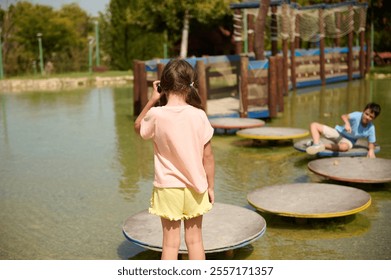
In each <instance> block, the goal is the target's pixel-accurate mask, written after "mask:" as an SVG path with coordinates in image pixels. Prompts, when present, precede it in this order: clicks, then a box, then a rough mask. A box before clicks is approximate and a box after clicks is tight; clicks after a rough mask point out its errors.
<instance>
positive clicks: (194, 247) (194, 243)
mask: <svg viewBox="0 0 391 280" xmlns="http://www.w3.org/2000/svg"><path fill="white" fill-rule="evenodd" d="M185 242H186V246H187V251H188V253H189V259H190V260H205V251H204V244H203V241H202V216H198V217H195V218H192V219H189V220H185Z"/></svg>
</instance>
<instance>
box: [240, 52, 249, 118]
mask: <svg viewBox="0 0 391 280" xmlns="http://www.w3.org/2000/svg"><path fill="white" fill-rule="evenodd" d="M239 82H240V91H239V94H240V102H241V106H240V117H241V118H246V117H247V114H248V57H247V56H241V57H240V78H239Z"/></svg>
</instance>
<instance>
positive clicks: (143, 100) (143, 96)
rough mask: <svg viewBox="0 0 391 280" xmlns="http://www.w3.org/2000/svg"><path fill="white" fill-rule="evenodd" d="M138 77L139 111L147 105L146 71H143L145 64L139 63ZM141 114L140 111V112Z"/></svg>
mask: <svg viewBox="0 0 391 280" xmlns="http://www.w3.org/2000/svg"><path fill="white" fill-rule="evenodd" d="M138 75H139V80H138V82H139V83H140V85H139V90H140V106H141V110H142V109H143V108H144V107H145V105H147V103H148V82H147V71H146V69H145V62H144V61H140V63H139V66H138ZM140 112H141V111H140Z"/></svg>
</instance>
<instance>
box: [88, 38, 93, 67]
mask: <svg viewBox="0 0 391 280" xmlns="http://www.w3.org/2000/svg"><path fill="white" fill-rule="evenodd" d="M93 43H94V39H93V38H90V40H89V42H88V72H89V73H90V74H91V73H92V47H93Z"/></svg>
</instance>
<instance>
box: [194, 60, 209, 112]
mask: <svg viewBox="0 0 391 280" xmlns="http://www.w3.org/2000/svg"><path fill="white" fill-rule="evenodd" d="M196 71H197V75H198V93H199V95H200V97H201V104H202V107H203V108H204V110H205V111H207V100H208V93H207V90H206V74H205V63H204V61H203V60H197V62H196Z"/></svg>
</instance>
